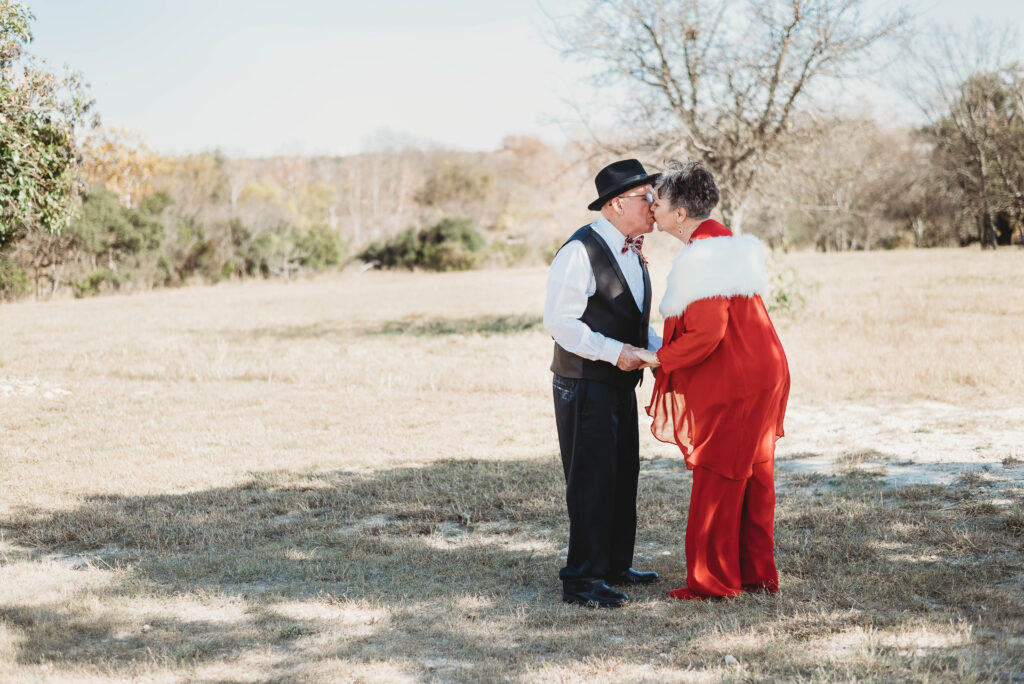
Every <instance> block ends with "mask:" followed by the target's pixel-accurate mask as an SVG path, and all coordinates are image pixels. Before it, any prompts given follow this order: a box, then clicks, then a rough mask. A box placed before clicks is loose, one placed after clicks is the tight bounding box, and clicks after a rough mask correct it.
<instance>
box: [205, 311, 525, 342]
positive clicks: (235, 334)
mask: <svg viewBox="0 0 1024 684" xmlns="http://www.w3.org/2000/svg"><path fill="white" fill-rule="evenodd" d="M542 328H543V320H542V319H541V317H540V316H536V315H530V314H507V315H488V316H470V317H465V318H445V317H425V316H420V315H412V316H405V317H403V318H399V319H395V320H391V321H386V322H384V323H382V324H380V325H375V326H371V327H359V326H356V325H351V324H346V323H341V322H327V321H321V322H317V323H311V324H308V325H283V326H273V327H265V328H250V329H245V330H218V331H214V332H211V331H208V330H203V331H193V332H194V333H195V334H199V335H204V336H210V335H214V336H216V337H222V338H229V339H232V340H236V341H248V340H258V339H264V338H269V339H273V340H279V341H297V340H324V339H327V340H330V339H335V338H347V337H352V336H355V335H368V336H380V335H387V336H398V335H411V336H414V337H443V336H446V335H516V334H519V333H525V332H533V331H538V330H541V329H542Z"/></svg>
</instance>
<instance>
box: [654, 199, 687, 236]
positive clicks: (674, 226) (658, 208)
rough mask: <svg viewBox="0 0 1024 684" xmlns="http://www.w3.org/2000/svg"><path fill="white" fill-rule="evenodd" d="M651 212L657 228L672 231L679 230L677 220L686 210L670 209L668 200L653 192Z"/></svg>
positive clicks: (666, 231) (665, 231)
mask: <svg viewBox="0 0 1024 684" xmlns="http://www.w3.org/2000/svg"><path fill="white" fill-rule="evenodd" d="M651 213H652V214H654V222H655V224H657V227H658V230H660V231H662V232H663V233H674V232H676V231H678V230H679V221H680V219H681V217H682V216H684V215H685V213H686V212H685V210H683V209H672V208H671V207H669V204H668V200H667V199H665V198H664V197H659V196H658V193H657V192H655V193H654V203H653V204H652V205H651Z"/></svg>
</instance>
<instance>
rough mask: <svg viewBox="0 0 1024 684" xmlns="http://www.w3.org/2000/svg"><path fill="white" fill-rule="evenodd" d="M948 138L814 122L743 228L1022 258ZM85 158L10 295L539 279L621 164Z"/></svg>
mask: <svg viewBox="0 0 1024 684" xmlns="http://www.w3.org/2000/svg"><path fill="white" fill-rule="evenodd" d="M1018 135H1022V136H1024V132H1021V131H1018ZM949 137H950V136H949V132H948V131H947V130H946V129H945V128H944V123H943V122H940V125H937V126H935V127H931V128H928V129H922V130H910V129H884V128H881V127H880V126H879V125H878V124H876V123H875V122H873V121H871V120H866V119H831V120H828V121H826V122H822V121H820V120H818V121H813V122H812V121H808V122H807V123H806V127H805V128H803V129H800V130H795V131H794V133H793V135H792V137H791V140H790V142H789V144H788V145H787V147H786V149H785V150H784V157H780V158H778V159H776V160H775V161H774V164H773V166H772V168H771V170H770V171H769V172H766V173H764V174H762V176H761V180H760V181H759V183H758V186H757V188H756V192H755V193H753V200H752V201H750V202H749V204H748V206H747V207H745V209H744V212H745V215H744V221H743V226H744V230H745V232H749V233H752V234H755V235H758V236H760V237H762V238H764V239H765V240H766V241H767V242H769V243H770V244H771V245H772V246H774V247H776V248H782V249H800V248H816V249H819V250H827V251H841V250H862V249H892V248H896V247H932V246H953V245H970V244H972V243H977V242H978V241H979V240H981V239H983V238H985V239H988V240H990V241H991V242H994V243H996V244H1002V245H1009V244H1011V243H1013V242H1018V243H1019V242H1021V239H1022V238H1021V230H1022V220H1021V219H1022V214H1021V211H1020V208H1019V205H1018V204H1016V203H1015V202H1014V201H1011V200H1014V198H1013V197H1012V195H1010V193H1009V192H1007V191H1005V190H1002V188H1003V187H1004V186H1002V185H1000V184H993V188H992V190H993V191H1001V192H1006V196H1005V197H1001V198H998V199H996V198H989V204H988V208H987V209H986V207H985V205H984V203H982V202H981V201H980V200H979V198H978V196H977V194H976V193H973V192H972V188H971V187H970V185H969V183H968V182H966V181H965V174H964V173H962V171H961V170H959V169H958V168H957V163H956V162H955V161H954V160H955V157H956V155H957V154H958V153H960V151H959V150H958V149H957V146H956V144H955V141H951V140H950V139H949ZM1015 142H1016V144H1022V142H1024V137H1022V139H1021V140H1017V141H1015ZM639 154H641V156H642V155H643V153H642V151H640V152H639ZM81 160H82V161H81V167H80V173H81V175H82V177H83V179H84V180H85V183H86V184H85V186H84V188H83V191H82V192H81V194H80V199H79V201H78V209H77V211H76V212H75V215H74V217H73V218H72V220H71V221H70V223H69V225H68V226H67V227H66V228H64V229H63V230H61V231H60V232H50V231H48V230H27V231H22V232H21V233H20V235H19V237H18V239H17V240H13V241H10V242H8V243H7V244H5V245H4V248H3V251H2V252H0V291H2V292H3V294H4V296H5V297H7V298H14V297H18V296H24V295H27V294H32V293H34V294H35V295H37V296H49V295H51V294H53V293H55V292H57V291H59V290H61V289H67V290H70V291H72V292H74V293H75V294H76V295H77V296H86V295H91V294H96V293H99V292H102V291H106V290H117V289H148V288H153V287H166V286H174V285H180V284H182V283H187V282H197V281H198V282H207V283H211V282H217V281H219V280H223V279H231V278H249V277H259V278H292V277H295V276H297V275H300V274H303V273H310V272H315V271H320V270H324V269H331V268H337V267H340V266H343V265H345V264H346V263H348V262H350V261H352V260H354V259H358V258H360V257H361V258H362V261H365V262H366V264H367V265H369V266H376V267H381V268H415V267H422V268H428V269H442V270H443V269H458V268H470V267H475V266H479V265H481V264H484V265H491V266H510V265H517V264H539V263H543V262H545V261H546V260H547V259H549V258H550V256H551V255H552V254H553V251H554V250H555V249H556V248H557V246H558V245H559V244H560V241H561V240H562V239H564V237H565V236H566V235H567V234H568V233H570V232H571V230H572V229H574V228H575V227H577V225H578V224H581V223H582V222H585V221H587V220H589V219H590V217H591V215H590V214H589V213H587V212H586V211H585V210H584V209H583V207H584V206H585V205H586V203H587V202H589V200H590V199H592V198H591V197H590V194H591V193H592V190H591V187H592V180H591V177H590V176H591V173H592V172H593V168H596V167H598V166H599V165H600V164H601V163H602V162H603V161H604V160H605V157H602V155H601V152H600V151H599V150H597V149H587V150H583V149H582V148H579V147H566V148H554V147H551V146H548V145H545V144H544V143H542V142H540V141H538V140H535V139H531V138H510V139H509V140H508V141H507V142H506V144H505V146H504V147H503V148H502V149H500V150H497V151H493V152H477V153H469V152H451V151H444V150H433V151H423V150H417V149H397V150H390V151H382V152H375V153H367V154H361V155H355V156H350V157H341V158H274V159H233V158H228V157H225V156H223V155H221V154H217V153H214V154H202V155H195V156H189V157H176V158H167V157H161V156H159V155H156V154H154V153H152V152H150V151H149V150H148V149H147V148H146V147H145V146H144V145H142V144H141V143H139V142H138V141H136V140H134V139H132V138H131V136H127V135H125V134H123V133H119V132H116V131H100V133H99V134H98V135H94V136H92V137H91V138H89V146H86V147H84V149H83V151H82V156H81ZM1022 160H1024V156H1017V157H1015V158H1014V162H1015V163H1016V164H1018V165H1019V164H1021V163H1022ZM646 161H647V163H648V165H649V166H650V167H652V168H657V167H658V160H646ZM961 163H962V162H961ZM1017 172H1018V173H1021V170H1020V169H1017ZM993 195H995V192H993ZM986 224H987V226H986ZM986 231H987V233H986ZM430 244H433V247H431V246H430ZM425 245H426V246H425ZM417 250H418V251H417ZM431 250H432V251H431Z"/></svg>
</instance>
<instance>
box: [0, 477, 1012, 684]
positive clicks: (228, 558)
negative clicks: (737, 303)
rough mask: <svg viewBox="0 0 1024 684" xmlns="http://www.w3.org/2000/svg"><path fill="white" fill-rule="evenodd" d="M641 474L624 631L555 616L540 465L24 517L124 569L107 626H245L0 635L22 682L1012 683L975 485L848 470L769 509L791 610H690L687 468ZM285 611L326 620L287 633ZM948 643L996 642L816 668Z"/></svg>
mask: <svg viewBox="0 0 1024 684" xmlns="http://www.w3.org/2000/svg"><path fill="white" fill-rule="evenodd" d="M651 465H652V466H657V467H654V468H649V469H646V470H645V471H644V473H643V475H642V476H641V497H640V533H639V539H638V547H637V550H638V552H647V555H648V556H649V558H650V561H645V562H643V563H642V565H643V566H644V567H645V568H649V567H651V568H653V569H656V570H658V571H660V572H661V573H662V574H663V575H664V576H665V577H666V582H663V583H662V584H661V585H658V586H657V587H654V588H651V589H643V590H640V591H638V592H634V594H635V596H634V598H635V599H636V603H635V605H633V606H632V607H629V608H627V609H624V610H622V611H614V612H601V613H593V612H590V611H585V610H581V609H575V608H572V607H568V606H564V605H562V604H561V603H560V602H559V601H558V594H557V590H558V585H557V581H556V579H555V577H556V572H557V570H558V568H559V566H560V565H561V564H562V560H561V558H560V553H561V552H560V549H561V548H562V547H563V545H564V541H565V537H566V523H565V519H564V518H565V516H564V512H563V511H564V501H563V498H562V496H563V485H562V479H561V471H560V468H559V466H558V464H557V463H556V460H555V459H554V458H551V459H548V460H545V461H528V460H524V461H479V460H469V461H445V462H437V463H434V464H431V465H428V466H425V467H419V468H395V469H391V470H382V471H377V472H374V473H353V472H345V471H335V472H328V473H308V474H307V473H291V472H275V473H260V474H257V475H255V476H254V477H253V478H252V479H251V480H250V481H248V482H246V483H244V484H242V485H240V486H237V487H230V488H219V489H211V490H207V491H201V492H193V493H185V494H174V495H158V496H141V497H123V496H102V497H93V498H91V499H88V500H86V501H85V502H84V503H82V504H81V505H80V506H78V507H77V508H75V509H72V510H68V511H56V512H54V511H47V510H35V511H24V512H21V513H19V514H17V515H13V516H8V517H7V518H6V519H0V527H3V528H5V529H6V537H7V539H8V540H10V541H12V542H14V543H17V544H19V545H20V546H22V547H27V548H29V549H32V550H34V551H35V552H36V553H37V554H39V555H42V554H47V553H49V554H53V553H58V554H63V555H65V556H67V555H71V556H78V557H81V558H86V559H89V560H90V561H91V562H93V563H94V564H95V565H97V566H98V567H104V566H110V567H119V568H124V570H123V571H122V572H123V573H124V576H123V577H121V578H119V579H118V581H116V582H114V583H113V584H112V585H110V586H108V587H107V588H104V589H93V590H87V591H86V593H85V595H86V596H92V597H94V598H95V599H98V600H99V601H100V602H101V603H104V604H109V605H110V606H118V605H121V606H124V605H125V604H131V602H133V601H135V600H140V601H142V600H146V601H148V600H156V601H168V602H173V601H174V600H175V598H176V597H182V596H191V597H207V598H209V597H221V598H224V599H225V600H230V601H234V602H237V603H240V604H241V605H242V607H243V609H242V610H241V614H240V615H239V616H237V617H236V618H235V619H232V620H227V621H216V620H213V621H211V620H203V619H195V620H193V619H189V617H188V616H187V615H180V614H178V615H175V616H171V617H168V615H167V613H166V611H165V612H164V613H161V614H153V615H148V614H146V613H144V612H143V613H142V614H132V613H130V612H127V611H122V612H121V613H118V612H117V610H116V609H114V608H111V609H110V611H107V612H102V611H101V612H99V613H97V610H96V608H95V606H92V607H90V603H89V602H88V601H86V600H84V599H83V600H82V601H80V602H76V600H74V598H72V599H68V600H61V601H57V602H54V603H52V604H45V605H40V604H37V603H34V602H31V601H30V602H28V603H26V604H14V603H12V604H8V605H0V621H2V623H3V624H4V625H5V626H6V628H7V630H9V631H10V632H13V633H14V634H15V635H17V640H16V643H17V646H16V648H17V655H16V658H17V659H18V661H19V662H21V663H28V664H31V663H41V662H44V661H46V662H50V663H54V664H57V665H63V666H69V667H72V666H74V667H83V666H85V667H100V666H102V667H105V668H108V670H109V671H112V672H118V671H121V672H126V673H128V672H132V671H133V670H132V668H134V667H136V665H134V663H137V662H143V661H146V660H148V659H154V658H155V659H156V660H159V661H161V662H166V663H169V664H170V666H172V667H177V668H182V667H195V666H198V665H202V664H204V663H220V662H222V661H223V662H227V661H231V660H232V659H238V658H240V657H242V656H244V655H246V654H251V653H254V652H262V651H265V650H267V649H270V650H273V651H274V652H275V653H276V654H277V656H276V660H275V664H274V665H273V668H274V671H273V673H269V674H268V675H267V676H268V678H273V677H274V676H276V677H282V678H288V677H290V676H292V675H293V674H294V672H295V669H296V668H301V667H304V666H305V665H308V664H309V663H310V662H313V661H319V660H324V659H334V660H340V661H343V662H347V663H361V664H364V665H367V666H372V664H373V663H376V662H379V661H382V660H387V661H388V662H390V663H400V664H402V666H403V667H404V668H405V671H408V672H411V673H412V674H413V676H415V677H417V678H421V679H431V678H435V677H436V678H439V679H473V678H475V679H479V680H488V679H493V680H501V679H508V678H513V677H516V676H525V677H529V676H530V675H531V673H536V672H538V671H539V670H540V669H543V668H545V667H550V668H572V667H575V666H576V665H578V663H580V662H581V661H588V662H595V661H600V660H601V659H603V658H606V657H609V655H610V654H614V658H615V659H616V660H618V661H622V662H624V663H627V664H632V666H640V665H645V664H646V665H650V664H651V663H654V664H656V665H657V666H658V667H667V668H684V669H691V670H692V669H706V670H707V671H709V672H712V671H714V668H715V667H717V666H718V665H719V664H720V662H721V658H722V656H723V655H724V651H723V649H725V648H729V649H730V650H729V651H728V652H731V653H734V654H735V655H737V656H738V657H742V658H744V659H745V661H744V662H748V663H751V667H753V668H754V669H752V670H748V674H752V676H758V677H767V678H791V677H798V678H806V677H811V676H816V675H815V673H817V675H818V676H824V677H825V678H833V677H838V678H851V677H852V678H859V677H875V678H879V677H881V678H886V677H888V676H893V677H895V678H905V677H907V676H916V677H925V678H927V677H935V676H938V677H950V676H959V674H962V673H963V672H967V671H971V669H972V668H974V670H973V671H974V672H976V673H981V674H980V676H981V677H982V678H990V677H998V676H1008V675H1013V674H1015V673H1019V671H1020V670H1019V667H1017V669H1016V670H1014V669H1013V666H1012V663H1013V662H1018V663H1019V662H1021V661H1020V659H1019V658H1018V657H1017V656H1019V655H1021V645H1020V644H1019V642H1014V641H1012V640H1011V639H1009V636H1008V635H1009V634H1012V633H1013V630H1015V629H1016V628H1018V627H1019V625H1020V624H1021V621H1022V620H1024V608H1022V607H1021V605H1020V603H1019V602H1017V601H1015V600H1013V596H1014V592H1016V595H1017V596H1019V592H1020V590H1021V586H1022V582H1024V567H1022V561H1021V558H1020V556H1019V552H1020V551H1022V550H1024V544H1022V541H1021V534H1020V527H1019V513H1018V514H1017V515H1018V517H1017V518H1013V515H1014V514H1013V513H1005V512H1002V510H1001V509H1000V513H998V514H995V515H993V514H992V511H991V509H989V508H986V507H978V506H974V507H971V506H965V505H963V502H964V501H968V502H969V501H971V500H976V499H977V498H978V497H979V496H981V494H980V492H982V488H983V486H984V484H983V483H978V482H972V483H966V484H964V485H962V487H961V488H960V489H959V490H957V492H958V493H957V494H956V496H953V495H952V494H951V493H950V491H935V490H922V489H920V488H911V489H907V490H906V491H905V492H904V491H903V490H889V493H888V494H884V495H883V491H884V490H883V487H882V484H881V483H880V482H878V481H877V478H872V477H864V476H862V475H858V474H856V471H853V472H852V473H847V474H841V475H838V476H836V478H839V480H838V481H837V482H834V483H832V487H831V488H830V489H827V490H825V492H824V494H822V495H820V496H789V497H785V498H780V501H779V509H778V512H777V529H776V542H777V561H778V565H779V568H780V573H781V576H782V583H783V593H782V594H780V595H779V596H776V597H764V596H745V597H743V598H741V599H737V600H735V601H730V602H724V603H716V604H679V603H675V602H670V601H667V600H665V599H664V598H663V594H664V591H666V590H667V589H670V588H672V586H678V585H679V584H681V583H682V581H681V578H682V577H683V575H684V573H685V568H684V567H683V565H682V559H681V557H680V551H681V547H682V530H683V529H684V527H685V515H686V510H685V509H686V505H687V496H688V482H684V481H681V480H680V475H683V474H684V473H683V471H682V470H681V466H680V467H678V468H672V467H671V466H670V465H662V464H661V463H660V462H658V463H654V464H651ZM677 470H678V471H680V472H675V471H677ZM967 488H974V489H972V490H971V491H973V492H975V493H974V494H972V493H971V492H969V491H968V489H967ZM1003 518H1005V520H1004V519H1003ZM661 549H665V550H667V551H668V552H669V554H670V555H662V554H663V553H664V552H663V551H660V550H661ZM638 557H639V556H638ZM638 565H641V563H638ZM40 572H45V570H42V569H40ZM93 603H95V600H94V601H93ZM296 604H298V605H300V606H310V605H315V606H317V608H316V610H312V609H311V611H310V612H309V613H308V614H307V613H303V612H302V611H299V613H298V614H296V613H295V612H294V610H293V608H294V606H295V605H296ZM289 606H291V607H290V608H289ZM111 611H113V612H111ZM289 611H291V612H289ZM346 616H347V617H346ZM353 616H354V617H353ZM346 620H347V622H346ZM339 621H340V622H339ZM957 621H965V622H966V623H969V625H970V628H971V629H974V630H977V631H979V633H981V632H983V633H985V634H988V635H989V637H988V638H987V639H978V640H975V641H971V640H969V639H968V640H967V641H966V642H964V643H960V642H956V643H951V644H950V645H946V646H943V645H940V646H936V647H934V648H932V647H929V648H926V649H923V650H921V649H919V650H918V651H914V650H911V651H910V652H905V649H902V650H901V649H900V648H897V647H896V646H892V647H888V646H885V645H884V644H882V645H879V644H877V643H875V644H873V645H871V644H869V645H868V646H865V648H869V647H870V649H874V650H871V651H870V655H871V657H870V658H868V657H863V653H861V654H860V655H858V654H857V653H856V652H854V653H846V655H844V652H840V653H838V654H836V653H833V654H829V656H828V664H827V665H826V666H823V664H822V661H821V660H820V653H819V654H815V653H814V649H813V648H810V646H811V645H813V644H815V643H817V642H818V641H820V640H822V639H828V638H830V637H832V636H835V635H838V634H842V633H847V632H849V631H850V630H860V631H861V632H866V633H873V634H879V633H883V632H885V630H895V631H899V630H902V629H908V628H910V627H913V628H916V629H934V630H938V631H941V630H943V629H947V628H948V626H949V625H950V624H954V623H957ZM142 622H146V624H147V625H148V626H149V628H150V629H149V630H148V631H147V632H145V633H143V632H140V631H139V625H140V623H142ZM339 625H340V626H339ZM624 635H625V638H624ZM993 635H994V636H993ZM722 644H725V645H722ZM879 659H881V661H883V662H885V663H886V664H885V666H884V668H883V669H881V670H879V669H878V667H879V666H878V662H880V660H879ZM823 667H824V668H825V669H822V668H823ZM465 668H473V669H472V676H470V672H469V670H465ZM979 668H980V669H979ZM579 672H583V671H579ZM914 673H916V674H914ZM652 676H653V678H655V679H657V678H658V677H657V675H652ZM627 678H628V677H627Z"/></svg>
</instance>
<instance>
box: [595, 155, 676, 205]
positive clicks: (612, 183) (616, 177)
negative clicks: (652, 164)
mask: <svg viewBox="0 0 1024 684" xmlns="http://www.w3.org/2000/svg"><path fill="white" fill-rule="evenodd" d="M660 176H661V174H660V173H653V174H648V173H647V171H645V170H644V165H643V164H641V163H640V162H639V161H637V160H636V159H623V160H621V161H617V162H612V163H611V164H609V165H608V166H606V167H604V168H603V169H601V170H600V171H598V172H597V177H596V178H594V185H596V186H597V195H598V197H597V199H596V200H594V201H593V202H591V203H590V204H589V205H588V206H587V209H590V210H591V211H597V210H599V209H600V208H601V207H603V206H604V203H605V202H607V201H608V200H610V199H611V198H613V197H616V196H618V195H621V194H622V193H624V192H626V191H627V190H629V189H630V188H635V187H636V186H638V185H645V184H647V183H654V182H655V181H657V180H658V178H659V177H660Z"/></svg>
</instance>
